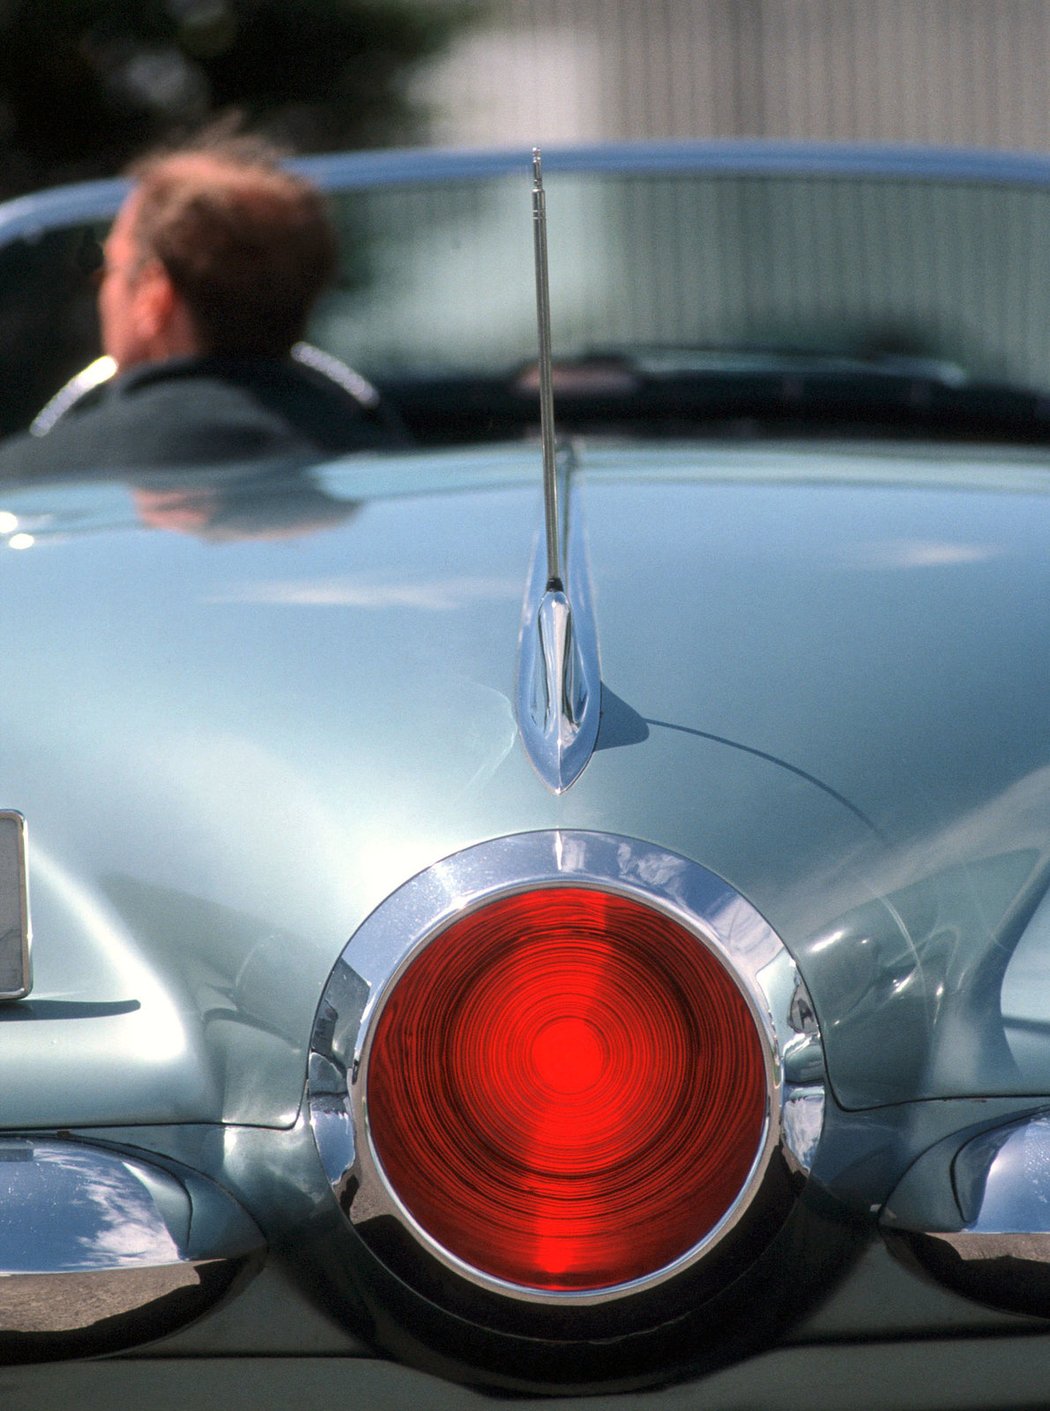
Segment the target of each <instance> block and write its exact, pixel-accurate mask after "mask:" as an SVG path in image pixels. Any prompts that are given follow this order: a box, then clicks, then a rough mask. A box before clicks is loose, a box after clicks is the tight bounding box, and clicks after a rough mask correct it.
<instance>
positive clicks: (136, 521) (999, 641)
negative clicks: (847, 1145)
mask: <svg viewBox="0 0 1050 1411" xmlns="http://www.w3.org/2000/svg"><path fill="white" fill-rule="evenodd" d="M577 460H578V465H577V469H576V472H575V486H576V488H575V490H574V500H573V506H574V508H573V512H574V513H576V514H578V515H580V516H581V517H582V524H583V528H584V532H585V536H586V544H587V550H588V556H589V562H590V576H591V588H592V596H593V600H594V609H595V619H596V626H597V635H598V643H599V650H600V655H601V666H602V683H603V696H602V700H603V713H602V723H601V728H600V733H599V738H598V748H597V750H596V752H595V754H594V757H593V758H592V759H591V761H590V763H589V764H588V766H587V768H586V770H585V771H584V773H583V775H582V776H581V777H580V779H579V780H578V781H577V782H576V783H575V784H574V785H573V786H572V787H571V788H570V789H568V790H567V791H566V792H565V793H563V794H561V795H558V794H555V793H553V792H551V790H549V789H548V788H547V787H546V786H545V785H544V784H543V783H542V782H541V780H540V778H539V777H538V776H537V774H536V773H535V771H534V770H533V768H532V766H531V764H530V762H529V760H528V758H527V756H526V753H525V751H524V749H523V748H522V745H521V742H520V740H519V738H518V732H517V726H516V721H515V714H514V699H515V670H516V644H517V639H518V634H519V630H520V621H521V613H522V601H523V594H524V589H525V583H526V577H527V573H528V568H529V563H530V560H531V557H532V554H533V552H534V549H535V545H536V540H537V535H538V531H539V529H540V526H541V522H542V509H541V501H540V490H539V456H538V452H536V451H535V450H534V449H532V448H528V447H525V448H510V449H506V450H485V451H471V452H466V453H464V452H457V453H448V454H440V455H407V456H391V457H370V456H361V457H355V458H353V459H350V460H346V461H344V462H342V463H337V464H333V465H330V466H323V467H318V468H314V469H313V470H312V471H310V472H300V471H292V470H287V471H285V472H284V473H282V474H277V473H273V472H271V473H266V474H263V473H257V472H255V471H250V470H244V471H242V472H235V471H229V470H227V471H224V472H222V473H218V472H217V473H215V474H212V475H207V474H195V475H193V476H189V477H184V478H182V479H181V480H179V481H178V482H175V481H174V480H167V481H159V480H157V479H156V478H154V479H147V478H145V477H144V478H143V479H142V480H141V481H140V482H134V483H132V482H130V481H127V480H125V481H122V482H116V481H111V480H107V479H106V478H104V477H98V478H95V477H86V478H84V479H82V480H80V481H78V482H76V483H67V484H59V483H56V484H39V485H33V486H28V487H26V486H15V485H9V486H7V487H5V488H4V491H3V493H2V494H0V527H2V528H3V529H4V531H5V534H6V548H5V549H4V550H3V551H2V552H0V572H2V574H3V593H2V597H0V603H2V611H3V614H4V632H3V640H4V641H5V643H6V644H7V670H6V676H5V690H4V693H3V703H4V705H3V709H4V722H3V736H2V741H3V743H2V747H0V778H2V781H3V795H2V797H0V803H2V804H3V806H5V807H10V808H16V809H18V810H20V811H21V812H23V813H24V814H25V815H26V818H27V820H28V825H29V830H30V885H31V891H32V904H33V914H34V931H35V942H34V944H35V952H34V955H35V959H34V964H35V972H36V984H35V988H34V991H33V994H32V996H31V998H30V999H29V1000H27V1001H23V1002H19V1003H17V1004H11V1005H8V1006H6V1007H4V1008H3V1009H2V1011H0V1023H3V1024H4V1025H5V1026H6V1032H5V1034H4V1042H5V1045H6V1051H7V1052H8V1055H9V1061H10V1062H11V1064H12V1065H13V1067H12V1068H11V1069H10V1070H9V1071H16V1072H18V1073H19V1074H21V1075H24V1082H22V1083H19V1084H7V1085H5V1092H4V1094H3V1096H2V1097H0V1103H2V1105H3V1121H4V1125H5V1126H38V1127H56V1126H75V1125H82V1124H84V1123H87V1122H90V1123H94V1124H99V1125H112V1124H115V1123H127V1122H129V1121H134V1122H171V1121H183V1122H184V1121H201V1120H220V1119H222V1120H226V1121H230V1122H244V1123H258V1124H270V1125H288V1124H290V1123H292V1122H293V1121H294V1120H295V1117H296V1114H297V1111H298V1108H299V1104H300V1101H301V1096H302V1088H303V1079H304V1073H305V1061H306V1049H307V1044H308V1040H309V1035H310V1030H311V1025H312V1021H313V1016H314V1012H315V1010H316V1006H317V1003H318V999H319V996H320V993H321V990H322V987H323V985H324V982H325V979H326V978H327V975H328V973H329V972H330V970H331V967H332V965H333V964H334V962H335V960H336V958H337V956H338V955H339V953H340V951H341V949H342V947H343V945H344V944H345V942H346V941H347V939H348V938H349V936H350V935H351V933H352V932H353V931H354V929H355V928H356V926H357V925H358V924H359V923H360V922H361V921H362V920H363V918H364V917H365V916H367V915H368V914H369V912H370V911H371V910H372V909H373V908H374V907H375V906H376V905H378V904H379V902H380V901H382V899H383V898H384V897H385V896H386V895H388V894H389V892H390V891H392V890H393V889H394V888H396V887H397V886H398V885H400V884H401V883H402V882H403V881H405V880H406V879H407V878H408V877H410V876H412V875H413V874H414V873H416V872H417V871H419V870H420V869H422V868H424V867H426V866H428V865H429V864H431V863H432V862H434V861H436V860H438V859H440V858H442V857H445V856H447V855H449V854H451V853H453V852H455V851H456V850H457V849H459V848H462V847H465V846H469V845H470V844H472V843H475V842H479V841H481V840H483V839H485V838H490V837H495V836H499V835H502V834H509V833H517V832H523V831H530V830H534V829H548V828H560V827H561V828H590V829H600V830H603V831H607V832H612V833H617V834H622V835H626V836H632V837H639V838H644V839H647V840H650V841H652V842H655V843H659V844H661V845H663V846H665V847H667V848H669V849H671V850H672V851H677V852H680V853H683V854H686V855H688V856H691V857H694V858H695V859H697V860H698V861H700V862H701V863H703V864H704V865H705V866H707V867H709V868H711V869H712V870H713V871H716V872H718V873H720V874H721V875H723V876H724V877H725V878H726V879H727V880H728V881H729V882H730V883H731V884H732V885H734V886H735V887H737V888H738V889H739V890H740V891H741V892H743V893H744V894H745V895H746V896H748V897H749V898H750V900H751V901H752V902H753V903H754V904H755V905H756V906H757V907H758V909H759V910H760V911H761V912H763V914H764V915H766V917H767V918H768V919H769V920H770V922H771V923H772V924H773V925H774V927H776V929H778V931H779V932H780V934H781V935H782V937H783V939H784V940H785V942H786V944H787V945H788V946H789V948H790V949H791V950H792V951H793V952H794V953H795V955H796V957H797V958H798V960H799V963H800V965H801V967H802V969H803V972H804V974H805V977H806V980H807V983H808V985H809V987H810V989H811V992H812V995H813V999H814V1002H815V1004H816V1007H817V1011H818V1015H819V1017H820V1019H821V1022H822V1024H823V1027H824V1031H825V1038H826V1044H827V1054H828V1064H829V1073H830V1078H831V1082H832V1086H833V1089H834V1092H835V1094H836V1096H837V1098H838V1099H839V1101H840V1102H843V1103H844V1104H846V1105H847V1106H866V1105H871V1104H877V1103H879V1102H884V1101H890V1100H892V1099H893V1097H894V1096H895V1095H896V1096H899V1095H900V1094H901V1092H902V1091H906V1092H909V1093H910V1094H911V1095H913V1096H916V1097H919V1096H925V1095H928V1096H947V1095H953V1094H960V1095H961V1094H969V1093H974V1092H1017V1091H1022V1092H1023V1091H1029V1090H1034V1091H1046V1090H1047V1082H1048V1081H1050V1054H1048V1052H1047V1045H1046V1043H1045V1042H1044V1040H1043V1029H1044V1028H1045V1026H1046V1025H1047V1024H1048V1022H1050V1012H1047V1013H1045V1014H1044V1013H1042V1012H1041V1010H1040V1007H1039V1001H1038V999H1033V994H1036V992H1037V990H1038V986H1039V984H1040V983H1043V984H1044V985H1045V976H1044V974H1043V967H1042V963H1041V959H1040V957H1041V955H1042V953H1043V952H1044V951H1045V950H1046V946H1045V944H1043V943H1042V942H1041V938H1042V937H1043V936H1044V933H1045V930H1046V925H1047V923H1046V922H1045V921H1044V920H1043V919H1042V912H1041V911H1040V910H1039V906H1038V904H1039V901H1040V898H1041V897H1042V894H1043V892H1044V891H1045V889H1046V882H1047V865H1048V856H1047V848H1048V840H1050V827H1048V823H1050V741H1048V738H1047V727H1046V708H1045V701H1046V700H1047V699H1048V695H1050V692H1048V688H1050V667H1048V663H1047V651H1046V644H1047V642H1048V641H1050V581H1048V579H1050V560H1048V557H1047V555H1046V552H1045V534H1044V532H1043V528H1042V525H1043V519H1044V516H1045V514H1046V510H1047V507H1048V504H1050V502H1048V499H1047V492H1048V489H1050V458H1047V457H1046V456H1042V455H1039V454H1037V453H1034V452H1025V451H1016V452H1007V453H1000V452H999V451H994V452H992V451H989V452H980V451H973V450H965V449H959V448H954V449H951V450H947V449H937V448H924V447H908V448H896V449H894V448H891V447H885V446H883V447H877V448H872V449H865V448H863V447H838V448H836V447H834V446H818V447H816V448H815V447H814V446H812V445H808V446H794V447H793V446H787V445H785V446H783V447H771V446H767V447H763V448H761V449H756V448H754V447H746V448H745V447H740V448H734V447H732V446H711V447H704V448H697V447H695V446H691V447H677V446H670V445H668V446H664V447H659V448H656V449H646V448H643V447H639V446H637V445H631V446H612V445H610V446H592V447H583V448H580V449H579V450H578V452H577ZM989 987H996V988H998V990H999V991H1000V993H1001V994H1002V996H1003V1006H1002V1008H1003V1015H1004V1018H1005V1022H1004V1020H1003V1019H1000V1018H999V1016H998V1015H997V1013H996V1010H995V1006H994V1005H993V1006H989V1005H988V1003H987V993H988V989H989ZM979 995H980V996H984V999H983V1001H981V1002H978V999H977V997H978V996H979ZM1047 1009H1048V1010H1050V1006H1047ZM988 1013H991V1016H992V1018H991V1020H989V1019H988V1018H987V1017H985V1016H986V1015H987V1014H988ZM887 1033H892V1034H893V1036H894V1037H893V1042H892V1044H891V1043H890V1042H889V1041H888V1040H887V1037H886V1035H887ZM74 1065H75V1066H74ZM978 1073H980V1074H981V1077H980V1080H978V1077H977V1074H978ZM902 1085H903V1087H902ZM1039 1085H1041V1086H1039Z"/></svg>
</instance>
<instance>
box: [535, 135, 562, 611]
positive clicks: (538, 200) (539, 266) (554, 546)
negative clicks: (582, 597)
mask: <svg viewBox="0 0 1050 1411" xmlns="http://www.w3.org/2000/svg"><path fill="white" fill-rule="evenodd" d="M532 237H533V244H534V247H535V252H536V321H537V324H538V329H539V344H540V360H539V380H540V440H541V443H542V446H543V504H544V513H545V516H546V523H547V587H548V589H553V590H556V591H559V592H560V591H561V588H562V572H561V546H560V544H559V535H558V473H557V458H556V455H555V445H554V387H553V377H552V374H551V301H550V287H549V284H548V280H547V203H546V201H545V199H544V194H543V167H542V164H541V161H540V149H539V148H538V147H533V149H532Z"/></svg>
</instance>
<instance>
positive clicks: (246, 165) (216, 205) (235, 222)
mask: <svg viewBox="0 0 1050 1411" xmlns="http://www.w3.org/2000/svg"><path fill="white" fill-rule="evenodd" d="M132 176H133V177H134V178H135V183H136V184H135V187H134V189H133V190H132V192H131V194H130V195H129V196H128V198H127V200H126V201H125V202H124V205H123V206H122V207H121V209H120V212H119V214H118V216H117V219H116V222H115V223H114V226H113V229H112V231H111V232H110V235H109V239H108V240H107V241H106V260H105V267H104V271H103V281H102V287H101V289H100V292H99V317H100V319H101V324H102V342H103V347H104V349H105V351H106V352H107V353H109V354H110V356H111V357H113V358H115V359H116V361H117V363H118V364H119V365H120V367H121V368H127V367H131V366H134V365H135V364H136V363H142V362H156V361H160V360H162V359H164V358H169V357H178V356H182V355H188V354H219V355H228V356H244V357H257V356H262V357H283V356H284V355H286V354H287V352H288V350H289V349H290V348H291V346H292V344H293V343H295V342H296V341H297V340H298V339H299V338H301V337H302V336H303V333H304V331H305V327H306V321H307V318H308V316H309V313H310V309H311V308H312V306H313V303H314V301H315V299H316V298H317V296H318V294H319V293H320V292H321V290H322V289H323V288H324V286H325V284H326V283H327V282H328V281H329V279H330V278H331V277H332V274H333V272H334V269H335V264H336V243H335V236H334V233H333V231H332V227H331V224H330V222H329V219H328V215H327V211H326V208H325V204H324V200H323V197H322V196H321V194H320V193H319V192H318V191H317V190H316V189H315V188H314V187H313V186H312V185H311V184H310V183H309V182H307V181H305V180H303V178H301V177H299V176H296V175H294V174H292V173H291V172H288V171H286V170H285V169H284V168H282V167H281V166H280V164H279V162H278V160H277V158H276V155H275V154H274V153H272V152H271V151H270V149H269V148H267V147H266V146H264V145H262V144H260V143H258V142H256V141H254V140H251V139H244V138H234V139H228V140H225V141H221V142H215V143H211V144H207V145H201V146H199V147H193V148H183V149H181V150H179V151H175V152H171V153H167V154H166V155H163V156H157V157H152V158H149V159H147V160H146V161H145V162H142V163H140V164H139V165H138V166H137V167H136V168H135V169H134V171H133V172H132Z"/></svg>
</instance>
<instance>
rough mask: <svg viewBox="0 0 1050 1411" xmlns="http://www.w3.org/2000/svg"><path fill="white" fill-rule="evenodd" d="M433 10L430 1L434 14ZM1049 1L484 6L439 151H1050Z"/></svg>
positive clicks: (465, 46)
mask: <svg viewBox="0 0 1050 1411" xmlns="http://www.w3.org/2000/svg"><path fill="white" fill-rule="evenodd" d="M439 2H440V0H435V3H439ZM1048 88H1050V3H1047V0H488V4H487V11H486V17H485V18H484V19H483V20H482V22H481V23H480V24H479V25H478V26H477V27H476V28H475V29H474V30H473V31H472V32H471V33H470V34H469V35H468V36H467V37H466V39H465V40H463V41H462V42H461V43H460V45H459V46H458V47H457V49H456V50H455V51H454V52H453V53H452V54H451V55H450V56H449V57H448V58H447V60H445V61H444V62H443V63H442V64H441V65H439V66H438V67H437V68H436V69H434V70H432V71H431V72H430V73H429V74H428V75H427V77H426V79H425V80H424V81H423V91H424V93H425V95H426V96H427V98H428V99H429V101H430V103H431V106H432V111H433V114H434V122H433V127H432V140H434V141H435V142H440V143H445V142H448V143H466V144H470V145H490V144H491V145H504V144H507V143H515V144H516V143H522V142H525V143H527V142H532V141H538V142H548V143H550V142H574V141H585V142H589V141H609V140H616V139H618V138H627V139H632V138H648V137H735V136H744V137H747V136H768V137H780V138H811V139H828V140H833V141H874V142H918V143H948V144H951V145H955V146H974V147H1010V148H1029V149H1035V150H1046V149H1047V148H1048V147H1050V118H1048V111H1050V95H1048Z"/></svg>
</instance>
